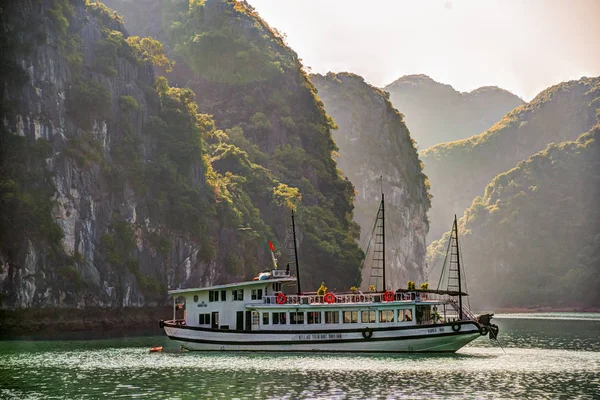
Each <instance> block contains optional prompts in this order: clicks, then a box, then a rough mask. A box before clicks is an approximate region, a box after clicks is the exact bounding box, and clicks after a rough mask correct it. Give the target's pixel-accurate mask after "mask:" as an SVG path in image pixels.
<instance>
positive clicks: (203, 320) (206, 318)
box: [198, 314, 210, 325]
mask: <svg viewBox="0 0 600 400" xmlns="http://www.w3.org/2000/svg"><path fill="white" fill-rule="evenodd" d="M198 325H210V314H199V315H198Z"/></svg>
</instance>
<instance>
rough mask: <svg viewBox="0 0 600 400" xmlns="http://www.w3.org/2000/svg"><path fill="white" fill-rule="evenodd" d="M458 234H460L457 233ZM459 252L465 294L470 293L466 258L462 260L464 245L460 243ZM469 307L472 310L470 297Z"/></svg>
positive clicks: (468, 300)
mask: <svg viewBox="0 0 600 400" xmlns="http://www.w3.org/2000/svg"><path fill="white" fill-rule="evenodd" d="M457 234H458V232H457ZM458 250H459V252H460V256H459V257H460V259H461V261H462V263H461V264H460V266H461V267H462V268H461V269H460V272H462V276H463V281H464V282H465V293H469V288H468V287H467V273H466V272H465V263H464V258H462V254H463V252H462V245H461V243H460V242H458ZM467 305H468V307H469V310H470V309H471V300H470V299H469V296H467Z"/></svg>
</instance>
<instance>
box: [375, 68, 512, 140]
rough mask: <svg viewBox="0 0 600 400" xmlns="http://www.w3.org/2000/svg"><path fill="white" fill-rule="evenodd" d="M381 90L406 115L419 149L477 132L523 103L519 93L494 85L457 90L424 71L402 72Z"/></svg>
mask: <svg viewBox="0 0 600 400" xmlns="http://www.w3.org/2000/svg"><path fill="white" fill-rule="evenodd" d="M384 90H385V91H387V92H389V93H390V98H391V100H392V104H393V105H394V107H395V108H396V109H398V110H400V112H402V113H403V114H404V115H405V116H406V117H405V120H406V124H407V125H408V128H409V129H410V132H411V135H412V136H413V138H414V139H415V140H416V141H417V144H418V145H419V148H420V149H421V150H423V149H426V148H428V147H430V146H433V145H435V144H437V143H441V142H448V141H451V140H458V139H463V138H467V137H469V136H472V135H477V134H478V133H481V132H483V131H485V130H486V129H488V128H489V127H490V126H492V125H493V124H495V123H496V121H498V120H499V119H500V118H502V116H503V115H504V114H506V113H507V112H509V111H510V110H512V109H513V108H515V107H518V106H520V105H521V104H523V101H522V100H521V99H520V98H519V97H517V96H515V95H514V94H512V93H510V92H508V91H506V90H504V89H500V88H498V87H492V86H486V87H481V88H479V89H476V90H473V91H471V92H468V93H461V92H458V91H456V90H455V89H454V88H453V87H452V86H450V85H445V84H442V83H439V82H436V81H434V80H433V79H431V78H430V77H428V76H427V75H406V76H403V77H401V78H400V79H397V80H396V81H394V82H392V83H390V84H389V85H387V86H386V87H385V88H384Z"/></svg>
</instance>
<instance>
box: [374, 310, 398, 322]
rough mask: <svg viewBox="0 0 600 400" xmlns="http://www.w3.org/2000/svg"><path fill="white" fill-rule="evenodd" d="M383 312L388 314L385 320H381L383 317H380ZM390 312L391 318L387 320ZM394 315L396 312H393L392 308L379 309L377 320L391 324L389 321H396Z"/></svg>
mask: <svg viewBox="0 0 600 400" xmlns="http://www.w3.org/2000/svg"><path fill="white" fill-rule="evenodd" d="M384 313H385V315H388V318H387V319H386V320H383V319H382V316H383V315H384ZM390 314H391V316H392V319H391V321H390V320H389V315H390ZM395 315H396V313H395V312H394V310H393V309H387V310H379V318H378V321H379V323H380V324H391V323H394V322H395V321H396V319H395Z"/></svg>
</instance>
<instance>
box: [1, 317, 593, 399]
mask: <svg viewBox="0 0 600 400" xmlns="http://www.w3.org/2000/svg"><path fill="white" fill-rule="evenodd" d="M497 317H498V318H497V319H495V322H496V323H497V324H498V325H499V326H500V328H501V336H500V338H501V343H502V345H503V346H504V349H505V351H506V354H504V352H503V351H502V349H500V348H499V347H498V346H495V345H493V344H492V343H490V341H489V339H487V338H480V339H477V340H476V341H474V342H473V343H472V344H471V345H469V346H468V347H465V348H463V349H462V350H460V351H459V352H458V353H456V354H452V355H398V356H390V355H362V356H356V355H351V354H347V355H315V354H279V355H274V354H270V353H269V354H261V353H205V354H203V353H200V352H195V353H189V352H186V353H179V352H178V346H177V344H175V343H174V342H171V341H169V340H168V339H165V338H163V337H160V336H159V337H156V336H154V337H137V338H120V339H106V340H88V341H84V340H69V341H2V342H0V398H8V399H13V398H14V399H38V398H39V399H42V398H43V399H46V398H56V399H79V398H82V399H95V398H108V399H114V398H179V399H189V398H211V399H212V398H224V399H231V398H240V399H242V398H253V399H275V398H277V399H279V398H284V399H299V398H323V399H362V398H372V399H394V398H410V399H437V398H439V399H448V398H461V399H462V398H475V399H500V398H502V399H523V398H527V399H543V398H548V399H556V398H564V399H574V398H578V399H593V398H596V399H597V398H600V337H599V336H600V314H576V313H564V314H563V313H556V314H528V315H523V314H521V315H517V314H515V315H504V316H497ZM157 345H162V346H165V349H166V350H167V352H165V353H149V351H148V350H149V348H150V347H151V346H157Z"/></svg>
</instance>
